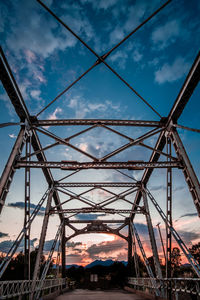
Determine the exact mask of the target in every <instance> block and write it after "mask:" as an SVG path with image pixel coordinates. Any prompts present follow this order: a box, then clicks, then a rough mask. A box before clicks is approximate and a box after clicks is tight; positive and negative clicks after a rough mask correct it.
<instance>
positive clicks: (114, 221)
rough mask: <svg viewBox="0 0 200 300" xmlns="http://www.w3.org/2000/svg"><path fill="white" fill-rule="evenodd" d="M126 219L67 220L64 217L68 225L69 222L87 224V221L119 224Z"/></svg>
mask: <svg viewBox="0 0 200 300" xmlns="http://www.w3.org/2000/svg"><path fill="white" fill-rule="evenodd" d="M125 222H126V220H124V219H121V220H89V219H88V220H69V219H67V218H66V219H65V224H66V225H68V224H69V223H70V224H88V223H102V224H103V223H105V224H108V223H110V224H119V223H120V224H121V223H125Z"/></svg>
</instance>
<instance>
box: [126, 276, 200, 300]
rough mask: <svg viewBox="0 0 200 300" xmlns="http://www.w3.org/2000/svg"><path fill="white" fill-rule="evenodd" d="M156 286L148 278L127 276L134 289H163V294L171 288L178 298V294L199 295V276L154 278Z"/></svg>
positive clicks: (151, 290) (150, 291) (148, 290)
mask: <svg viewBox="0 0 200 300" xmlns="http://www.w3.org/2000/svg"><path fill="white" fill-rule="evenodd" d="M155 280H156V286H153V285H152V281H151V280H150V278H134V277H128V280H127V283H128V284H129V285H130V286H131V287H133V288H134V289H136V290H142V291H144V292H149V293H151V294H154V290H155V288H157V289H160V290H161V289H163V290H164V293H165V295H167V291H168V290H171V292H172V293H174V294H175V295H176V299H178V295H179V294H190V295H196V296H200V278H168V279H155Z"/></svg>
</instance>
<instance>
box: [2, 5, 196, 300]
mask: <svg viewBox="0 0 200 300" xmlns="http://www.w3.org/2000/svg"><path fill="white" fill-rule="evenodd" d="M169 3H170V1H167V2H166V3H164V4H163V5H162V6H161V7H160V8H158V9H157V10H156V11H155V12H154V13H153V14H152V15H151V16H149V17H148V18H147V19H146V20H145V21H143V23H141V24H140V25H139V26H138V27H137V28H135V29H133V30H132V31H131V32H130V33H129V34H128V35H127V36H126V37H125V38H124V39H123V40H121V41H120V42H119V43H118V44H116V45H115V46H114V47H113V48H112V49H110V50H109V51H108V52H107V53H105V54H104V55H103V56H100V55H99V54H97V53H96V52H95V51H94V50H93V49H92V48H91V47H90V46H89V45H88V44H87V43H86V42H85V41H84V40H83V39H82V38H81V37H80V36H78V35H77V33H75V32H74V31H73V30H72V29H71V28H70V27H69V26H68V25H67V24H65V23H64V22H63V21H62V20H61V19H60V18H59V17H58V16H56V15H55V13H54V12H53V11H51V10H50V9H49V8H48V7H47V6H46V5H45V4H44V3H42V2H41V1H40V0H38V5H42V7H43V8H44V9H45V10H46V11H47V13H49V14H50V15H52V17H53V18H55V19H56V20H57V22H58V23H60V24H61V26H64V27H65V29H66V30H68V31H69V32H70V33H71V34H72V35H73V36H74V37H75V38H77V39H78V40H79V42H80V43H81V44H82V45H84V47H86V48H87V49H88V50H89V51H90V52H91V53H93V54H94V55H95V56H96V61H95V62H94V64H93V65H92V66H91V67H90V68H89V69H88V70H86V71H85V72H84V73H83V74H82V75H81V76H79V77H78V78H76V79H75V80H74V81H73V82H72V83H71V84H70V85H69V86H67V87H66V88H65V90H64V91H62V92H61V93H60V94H59V95H57V96H56V97H55V98H54V99H53V100H52V101H51V102H49V103H48V104H47V105H46V106H45V107H44V108H43V109H42V110H41V111H40V112H38V113H37V114H36V115H34V116H32V115H31V114H30V112H29V111H28V109H27V106H26V103H25V100H24V99H23V97H22V94H21V92H20V89H19V87H18V85H17V82H16V80H15V78H14V76H13V73H12V70H11V68H10V66H9V63H8V61H7V59H6V57H5V54H4V52H3V49H1V50H0V68H1V73H0V74H1V81H2V84H3V87H4V89H5V91H6V92H7V94H8V96H9V99H10V102H11V103H12V105H13V107H14V109H15V112H16V114H17V115H18V117H19V122H18V123H9V122H8V123H2V124H0V127H1V128H3V127H5V126H10V125H18V126H19V127H20V130H19V134H18V137H17V139H16V142H15V144H14V146H13V149H12V151H11V153H10V156H9V158H8V161H7V163H6V165H5V168H4V170H3V173H2V176H1V180H0V211H2V209H3V207H4V205H5V202H6V197H7V194H8V192H9V189H10V186H11V183H12V181H13V177H14V175H15V173H17V171H18V169H22V168H23V169H24V170H25V199H24V201H25V216H24V226H23V228H22V230H21V232H20V233H19V235H18V237H17V239H16V241H15V242H14V244H13V245H12V247H11V249H10V250H9V252H8V253H7V255H6V256H5V257H4V259H3V261H2V263H1V265H0V277H2V275H3V274H4V272H5V270H6V268H7V266H8V265H9V263H10V261H11V259H12V257H13V256H14V255H15V253H16V250H17V248H18V246H19V245H20V243H21V242H22V241H24V254H25V270H24V274H25V278H26V279H27V280H25V281H21V282H19V281H18V282H5V281H2V282H1V283H0V294H1V295H0V297H1V299H4V298H6V297H11V296H13V295H14V296H17V295H20V294H29V295H31V296H30V297H31V299H39V297H40V294H41V293H42V291H43V290H44V289H47V288H49V289H50V290H51V288H54V287H59V288H60V287H63V286H65V287H66V282H65V279H64V278H65V277H66V274H65V272H66V270H65V264H66V257H65V255H66V253H65V252H66V250H65V249H66V243H67V241H69V240H70V239H71V238H73V237H75V236H77V235H80V234H85V233H92V232H94V233H109V234H114V235H117V236H119V237H121V238H122V239H124V240H125V241H126V242H127V244H128V265H129V267H130V268H131V259H132V257H134V264H135V270H136V278H129V279H128V283H129V284H132V286H134V287H135V288H138V287H143V288H148V289H151V290H153V293H154V294H155V295H156V296H163V297H167V298H168V299H171V294H172V293H173V292H176V293H178V292H179V291H183V290H185V291H187V292H188V290H189V291H190V292H191V293H193V294H196V295H200V291H199V279H188V281H187V280H186V279H184V280H183V279H176V280H175V279H171V277H172V273H171V271H172V270H171V250H172V237H173V238H174V240H175V241H176V242H177V245H178V247H179V248H180V249H181V251H182V252H183V253H184V255H185V256H186V258H187V260H188V262H189V263H190V265H191V267H192V268H193V270H194V272H195V274H196V276H197V277H200V266H199V264H198V262H197V261H196V260H195V259H194V257H192V255H191V253H190V252H189V250H188V247H187V245H186V244H185V243H184V241H183V240H182V239H181V237H180V236H179V234H178V232H177V231H176V230H175V229H174V227H173V220H172V181H173V179H172V169H173V168H178V169H180V171H179V172H183V174H184V177H185V181H186V183H187V185H188V189H189V191H190V193H191V196H192V199H193V202H194V206H195V207H196V210H197V213H198V215H199V216H200V185H199V181H198V179H197V176H196V174H195V172H194V169H193V167H192V165H191V162H190V159H189V157H188V155H187V153H186V150H185V148H184V145H183V142H182V140H181V137H180V136H179V133H178V131H177V128H185V129H187V130H192V131H197V132H199V130H197V129H192V128H188V127H186V126H182V125H180V124H178V121H179V118H180V116H181V114H182V112H183V110H184V108H185V106H186V104H187V103H188V101H189V100H190V97H191V95H192V93H193V92H194V90H195V88H196V86H197V84H198V82H199V78H200V54H198V55H197V57H196V59H195V60H194V63H193V65H192V66H191V69H190V71H189V73H188V75H187V77H186V79H185V82H184V84H183V86H182V88H181V90H180V92H179V94H178V95H177V97H176V99H175V101H174V104H173V106H172V108H171V110H170V112H169V114H168V116H166V117H162V116H161V115H160V114H159V113H158V112H157V111H156V110H155V109H154V108H153V107H152V106H151V104H150V103H149V102H148V101H146V100H145V99H144V98H143V97H142V96H141V95H140V94H139V93H138V92H137V91H136V90H135V88H134V87H133V86H131V85H130V84H129V83H128V82H127V81H126V80H125V79H124V78H122V77H121V76H120V75H119V74H118V73H117V72H116V70H114V69H113V68H112V67H111V66H110V65H109V63H108V62H107V60H106V59H107V57H108V56H110V55H111V54H112V52H114V51H115V50H116V49H117V48H118V47H120V45H121V44H123V43H124V42H125V41H126V40H127V39H129V38H131V36H132V35H133V34H134V33H135V32H136V31H137V30H139V29H140V28H141V27H142V26H144V25H145V24H146V23H147V22H149V21H150V20H151V19H152V18H153V17H154V16H155V15H156V14H158V13H159V12H160V10H162V9H164V8H165V7H166V6H167V5H168V4H169ZM100 64H104V65H105V66H106V67H107V68H108V69H109V70H110V71H111V72H112V73H113V74H114V75H115V76H117V77H118V78H119V79H120V80H121V81H122V83H123V84H125V85H126V86H127V88H129V89H130V90H131V91H132V92H133V93H135V94H136V95H137V96H138V98H139V99H140V100H141V101H143V102H144V103H145V104H146V105H147V106H148V107H149V108H150V109H151V110H153V112H154V113H155V114H156V115H157V117H159V121H154V120H106V119H100V120H97V119H62V120H50V119H49V120H41V119H39V116H40V114H41V113H42V112H44V111H45V110H46V109H48V107H49V106H50V105H51V104H53V103H54V102H55V101H57V100H58V99H59V97H61V96H62V95H63V94H64V93H66V92H67V91H68V90H69V89H70V88H71V87H72V86H74V85H75V84H77V83H78V81H80V80H81V78H82V77H84V76H85V75H86V74H87V73H88V72H90V71H91V70H92V69H93V68H95V67H97V66H98V65H100ZM55 126H65V127H67V128H72V127H73V126H75V127H76V128H77V127H78V128H81V129H80V130H79V131H78V132H77V133H75V134H72V135H70V136H67V137H65V138H63V137H60V136H58V135H57V134H55V133H53V132H52V131H51V130H50V129H52V128H54V127H55ZM122 127H123V128H126V127H129V128H130V127H137V128H145V129H146V132H145V133H144V134H142V135H140V136H138V137H137V138H135V139H133V138H132V137H130V136H129V135H126V134H124V133H121V131H120V128H122ZM95 128H103V129H104V130H107V131H109V132H112V133H113V134H116V135H118V136H120V137H122V138H124V139H125V140H126V141H127V142H126V143H125V144H124V145H122V146H120V147H119V148H116V149H115V150H113V151H112V152H110V153H108V154H106V155H105V156H103V157H101V158H98V157H95V156H94V155H93V154H91V153H89V152H87V151H86V150H83V149H81V147H78V146H75V145H74V144H73V142H72V140H73V139H74V138H76V137H79V136H81V135H82V134H85V136H87V134H88V133H89V132H90V131H92V130H93V129H95ZM116 128H119V129H116ZM68 132H69V131H68ZM38 134H40V135H44V136H47V137H48V138H51V139H52V143H51V144H48V145H47V146H43V145H42V143H41V141H40V139H39V135H38ZM155 137H157V141H156V143H155V145H154V146H150V145H151V143H146V140H147V141H148V140H149V139H151V138H155ZM85 139H86V140H87V137H86V138H85ZM59 145H64V146H67V147H69V148H71V149H73V150H75V151H76V152H77V153H79V154H81V155H83V156H84V157H85V158H87V159H88V161H84V162H82V161H81V162H79V161H63V160H62V161H49V160H47V158H46V155H45V151H46V150H49V149H52V148H55V147H56V146H59ZM134 146H140V147H141V149H148V150H150V151H151V156H150V159H149V160H148V161H136V160H132V161H112V160H109V159H110V158H112V159H113V157H115V156H116V155H117V154H119V153H122V152H123V151H125V150H126V149H128V148H132V147H134ZM32 168H40V169H41V170H42V172H43V174H44V178H45V180H46V182H47V190H46V192H45V193H44V195H43V197H42V198H41V199H40V200H39V201H38V204H37V205H36V207H35V208H34V210H33V212H32V213H31V212H30V203H31V202H30V201H31V199H30V190H31V177H30V174H31V169H32ZM52 168H57V169H61V170H63V171H64V172H65V171H66V174H67V175H65V176H64V177H63V178H60V179H59V180H54V177H53V175H52V171H51V169H52ZM155 168H165V169H166V174H167V186H166V190H167V195H166V206H167V208H166V212H164V211H163V210H162V209H161V207H160V205H159V204H158V202H157V200H156V199H155V197H154V196H153V194H152V193H151V191H150V190H149V189H148V182H149V179H150V177H151V176H152V173H153V170H154V169H155ZM85 169H94V170H96V169H98V170H101V169H109V170H114V171H115V172H117V173H120V174H121V175H122V176H123V178H124V181H120V182H113V181H110V182H108V181H106V182H101V181H98V180H97V176H95V180H96V181H95V182H86V181H78V182H74V181H73V180H71V179H72V178H73V176H74V175H75V174H77V173H78V172H82V170H85ZM124 169H125V170H143V176H142V179H141V180H140V181H137V180H135V179H134V178H133V177H131V176H129V175H127V173H125V172H124ZM82 178H84V176H83V177H82ZM75 188H76V192H74V189H75ZM77 188H79V189H82V190H81V192H77ZM83 189H84V190H83ZM93 191H100V192H102V193H105V194H106V195H107V197H106V198H105V199H103V198H102V200H101V201H100V202H99V201H98V203H97V202H95V201H94V200H93V199H92V200H91V197H89V196H88V194H89V193H91V192H93ZM61 195H62V196H64V197H65V200H61ZM130 199H132V200H130ZM73 201H78V202H79V204H80V205H79V207H74V206H73ZM118 201H120V202H121V203H123V206H121V207H118V206H117V203H118ZM150 203H151V205H153V206H154V208H155V210H156V211H157V212H158V214H159V215H160V217H161V218H162V220H163V222H164V224H165V225H166V231H167V233H166V255H165V259H166V274H165V275H164V274H163V273H162V271H161V265H160V259H159V255H158V249H157V244H156V239H155V235H154V229H153V225H152V218H151V211H150V205H149V204H150ZM43 205H45V214H44V216H43V225H42V228H41V234H40V241H39V248H38V254H37V259H36V263H35V269H34V274H33V278H32V280H30V231H31V226H32V223H33V221H34V219H35V217H36V216H37V215H38V213H39V212H40V209H41V207H42V206H43ZM81 205H82V206H81ZM122 207H124V208H122ZM52 214H57V215H58V217H59V220H60V225H59V227H58V230H57V233H56V236H55V239H54V243H53V245H52V248H51V250H50V252H49V254H48V259H47V260H46V264H45V267H44V270H43V272H42V275H41V277H40V278H39V273H40V264H41V257H42V254H43V247H44V242H45V237H46V232H47V229H48V223H49V216H50V215H52ZM80 214H87V218H85V219H84V220H81V219H78V218H76V217H77V216H79V215H80ZM94 214H97V216H98V218H97V219H95V220H94V219H93V218H92V217H90V216H92V215H94ZM136 214H142V215H144V218H145V219H146V224H147V227H148V232H149V239H150V244H151V249H152V254H153V259H154V265H155V270H156V277H155V276H154V274H153V271H152V269H151V266H150V264H149V261H148V259H147V256H146V253H145V250H144V247H143V243H142V241H141V237H140V236H139V234H138V232H137V229H136V227H135V216H136ZM113 216H117V218H118V219H114V218H113ZM80 225H81V227H80ZM66 228H68V229H70V230H71V232H72V233H71V234H70V235H68V236H66ZM124 228H128V234H127V235H125V234H124V233H123V232H121V230H122V229H124ZM58 241H59V245H60V248H59V251H60V252H59V255H60V257H61V266H62V278H63V279H55V280H54V281H52V282H50V281H47V280H46V275H47V272H48V268H49V265H50V262H51V259H52V256H53V253H54V251H55V248H56V245H57V243H58ZM136 245H138V246H137V247H138V248H139V249H140V252H141V255H142V258H143V260H144V263H145V266H146V269H147V273H148V276H149V278H146V279H145V278H140V271H139V266H138V260H137V255H136V253H137V249H136ZM60 253H61V254H60ZM163 277H164V278H163ZM189 280H190V281H192V280H193V284H192V285H191V284H189V285H188V282H189ZM188 286H189V288H188ZM10 295H11V296H10Z"/></svg>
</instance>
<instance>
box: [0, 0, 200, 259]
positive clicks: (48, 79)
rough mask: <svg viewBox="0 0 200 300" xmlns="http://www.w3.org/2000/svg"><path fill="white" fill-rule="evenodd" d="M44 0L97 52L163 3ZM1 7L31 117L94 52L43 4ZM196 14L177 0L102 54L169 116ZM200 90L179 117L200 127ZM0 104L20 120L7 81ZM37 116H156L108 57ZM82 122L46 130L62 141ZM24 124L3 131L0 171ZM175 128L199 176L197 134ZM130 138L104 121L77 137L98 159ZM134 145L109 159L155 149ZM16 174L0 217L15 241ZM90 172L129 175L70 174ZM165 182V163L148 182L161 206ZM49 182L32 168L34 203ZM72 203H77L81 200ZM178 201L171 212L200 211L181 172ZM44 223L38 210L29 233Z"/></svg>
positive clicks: (192, 50) (192, 53)
mask: <svg viewBox="0 0 200 300" xmlns="http://www.w3.org/2000/svg"><path fill="white" fill-rule="evenodd" d="M44 3H45V4H46V5H47V6H48V7H50V8H51V9H52V10H53V11H54V12H55V13H56V14H57V15H58V16H59V17H60V18H61V19H62V20H63V21H64V22H66V24H67V25H69V26H70V27H71V28H72V29H73V30H74V31H75V32H76V33H77V34H78V35H80V36H81V37H82V39H83V40H84V41H86V42H87V43H88V45H90V47H91V48H92V49H94V50H95V51H96V52H97V53H98V55H100V56H101V55H103V54H104V53H106V52H107V51H108V50H110V49H111V48H112V47H113V46H115V44H116V43H117V42H119V41H120V40H121V39H122V38H123V37H124V36H126V35H127V34H128V33H129V32H130V31H132V30H133V29H134V28H135V27H136V26H138V25H139V24H140V23H141V22H142V21H143V20H145V19H146V18H147V17H148V16H149V15H151V14H152V13H153V12H154V11H155V10H156V9H157V8H158V7H159V6H161V5H162V4H163V3H164V2H163V1H160V0H152V1H147V0H146V1H145V0H141V1H139V0H136V1H128V0H125V1H120V0H107V1H106V0H99V1H92V0H79V1H59V2H58V1H52V0H48V1H45V0H44ZM0 5H1V9H0V34H1V41H2V48H3V50H4V53H5V55H6V57H7V59H8V62H9V64H10V66H11V69H12V71H13V74H14V76H15V78H16V80H17V83H18V85H19V88H20V90H21V92H22V95H23V97H24V100H25V102H26V105H27V107H28V109H29V111H30V114H31V115H35V114H37V113H38V112H39V111H40V110H41V109H42V108H43V107H44V106H45V105H47V104H48V103H49V102H50V101H51V100H53V99H54V98H55V96H57V94H59V93H60V92H62V91H63V90H64V89H65V88H66V87H67V86H68V85H69V84H70V83H71V82H73V81H74V80H75V79H76V78H78V77H79V76H80V75H81V74H82V73H83V72H84V71H85V70H87V69H88V68H89V67H90V66H91V65H92V64H93V63H94V62H95V61H96V57H95V56H94V55H93V54H92V53H90V51H89V50H88V49H86V48H85V47H84V46H83V45H81V43H80V42H79V41H78V40H76V39H75V38H74V37H73V36H72V35H71V34H70V33H69V32H67V30H66V29H65V28H64V27H62V26H61V25H60V24H58V22H57V21H56V20H55V19H54V18H53V17H52V16H51V15H50V14H49V13H48V12H46V11H45V10H44V8H43V7H41V5H40V4H39V3H38V2H37V1H34V0H28V1H26V0H19V1H4V0H3V1H1V4H0ZM199 13H200V2H199V1H196V0H191V1H186V0H179V1H178V0H177V1H176V0H174V1H172V2H171V3H169V4H168V5H167V6H166V7H165V8H164V9H163V10H162V11H161V12H160V13H159V14H158V15H156V16H155V17H154V18H153V19H152V20H150V21H149V22H148V23H147V24H145V25H144V26H143V27H142V28H140V29H139V30H138V31H137V32H136V33H135V34H134V35H133V36H132V37H131V38H129V39H128V40H127V41H126V42H125V43H124V44H122V45H121V46H120V47H119V48H118V49H116V50H115V51H114V52H113V53H112V54H111V55H110V56H109V57H108V59H107V60H106V61H107V63H108V64H109V65H110V66H111V67H112V68H113V69H114V70H116V71H117V72H118V73H119V74H120V75H121V76H122V77H124V78H125V79H126V81H127V82H128V83H129V84H130V85H132V86H133V87H134V88H135V89H136V91H137V92H139V93H140V94H141V96H143V97H144V99H146V100H147V101H149V103H150V104H151V105H152V106H153V107H154V108H155V109H156V110H157V111H158V112H159V114H160V115H162V116H167V115H168V113H169V111H170V108H171V106H172V104H173V102H174V101H175V99H176V96H177V94H178V92H179V90H180V88H181V86H182V84H183V82H184V79H185V77H186V75H187V73H188V71H189V69H190V67H191V65H192V63H193V61H194V59H195V57H196V55H197V53H198V51H199V41H200V39H199V37H200V26H199ZM199 91H200V89H199V87H197V88H196V90H195V92H194V94H193V95H192V97H191V99H190V101H189V103H188V104H187V106H186V108H185V110H184V112H183V114H182V116H181V118H180V120H179V123H180V124H183V125H185V126H190V127H194V128H200V126H199V118H200V105H199ZM0 111H1V122H9V121H16V122H18V117H17V116H16V114H15V112H14V110H13V108H12V106H11V104H10V102H9V100H8V97H7V95H6V93H5V91H4V89H3V87H2V86H1V87H0ZM38 118H41V119H48V118H50V119H56V118H58V119H59V118H103V119H144V120H145V119H146V120H159V117H158V116H157V115H156V114H155V113H154V112H153V111H152V110H151V109H150V108H149V107H147V106H146V105H145V104H144V103H143V102H142V101H141V100H140V99H139V98H138V97H137V96H136V95H135V94H134V93H133V92H132V91H131V90H130V89H129V88H128V87H127V86H125V85H124V84H123V83H122V82H121V81H120V80H119V79H118V78H117V77H116V76H115V75H114V74H112V72H111V71H110V70H108V68H107V67H106V66H105V65H103V64H100V65H98V66H96V67H95V68H94V69H93V70H92V71H91V72H89V73H88V74H87V75H86V76H85V77H84V78H82V79H81V80H80V81H79V82H78V83H77V84H76V85H75V86H74V87H72V89H70V90H69V91H68V92H67V93H65V94H64V95H63V96H62V97H60V98H59V99H58V100H57V101H56V102H55V103H53V104H52V105H51V106H50V107H49V108H48V109H46V110H45V111H44V112H43V113H42V114H40V115H39V117H38ZM84 128H86V127H84ZM79 129H80V128H71V127H70V128H65V129H63V128H62V129H61V128H53V127H51V128H49V130H50V131H52V132H54V133H55V134H57V135H59V136H61V137H63V138H65V137H66V136H70V135H72V134H73V133H75V132H77V131H78V130H79ZM18 131H19V127H17V126H15V127H14V126H13V127H7V128H4V129H1V130H0V143H1V149H2V153H1V161H0V169H1V171H2V170H3V167H4V165H5V162H6V160H7V158H8V155H9V151H10V150H11V148H12V145H13V143H14V141H15V138H16V136H17V133H18ZM120 132H122V133H124V134H127V135H129V136H131V137H132V138H135V137H137V136H138V135H142V134H143V133H144V132H145V130H143V129H142V130H141V129H135V128H128V129H127V128H120ZM179 133H180V135H181V137H182V139H183V142H184V145H185V147H186V150H187V151H188V154H189V157H190V159H191V161H192V163H193V165H194V169H195V171H196V173H197V176H198V178H199V174H200V166H199V147H200V142H199V135H198V134H197V133H192V132H186V131H183V130H180V131H179ZM39 136H40V137H41V142H42V145H43V146H45V145H47V144H49V143H51V142H52V140H51V139H50V138H48V137H44V136H43V135H41V134H39ZM155 141H156V137H154V138H152V139H151V140H150V141H148V140H147V144H149V145H151V146H153V145H154V144H155ZM125 142H127V141H126V140H125V139H123V138H121V137H120V138H119V137H118V136H116V135H115V134H113V133H110V132H108V131H106V130H105V129H102V128H101V129H99V128H96V129H94V130H92V131H90V132H89V134H88V135H86V134H84V135H83V136H81V137H79V138H75V139H74V140H73V144H74V145H75V146H77V147H79V148H81V149H82V150H84V151H88V152H89V153H91V154H92V155H96V156H98V157H101V156H103V155H105V154H107V153H108V152H110V151H112V150H113V149H115V148H116V147H120V146H121V145H122V144H124V143H125ZM134 149H135V150H134ZM134 149H133V148H130V149H128V150H126V151H125V152H124V153H122V154H119V155H117V156H116V158H115V157H114V158H113V160H122V161H123V160H125V161H127V160H129V159H131V158H132V159H133V156H134V159H144V160H148V158H149V156H150V152H149V151H147V150H144V151H143V152H141V148H139V147H136V148H134ZM46 156H47V158H48V159H52V160H58V161H60V160H62V159H66V160H78V161H87V160H88V158H87V157H85V156H83V155H80V154H77V153H76V152H75V151H74V150H71V149H70V148H69V147H65V146H61V145H60V146H58V147H57V148H52V149H51V150H48V151H46ZM129 173H130V172H129ZM16 174H17V176H16V178H15V179H14V182H13V186H12V188H11V192H10V194H9V196H8V198H7V204H9V203H11V204H13V205H12V206H11V205H10V206H9V205H8V206H7V207H5V209H4V212H3V214H2V217H1V218H2V220H1V223H2V224H1V225H2V232H3V233H7V234H8V236H9V238H10V239H11V240H13V239H14V236H16V234H17V230H18V229H20V228H21V226H22V223H23V211H22V210H21V209H20V208H14V207H13V206H14V204H15V203H16V202H22V201H23V193H24V190H23V170H19V171H17V173H16ZM53 174H54V177H55V179H58V178H59V177H60V176H64V175H63V171H53ZM82 174H83V175H82ZM94 174H95V176H96V179H97V180H110V179H115V180H122V179H123V178H122V177H120V176H119V174H117V173H116V172H105V171H102V172H98V173H94V172H92V171H85V172H82V173H81V174H77V175H76V176H77V177H74V181H76V180H84V179H83V178H85V177H87V178H89V179H93V178H94ZM131 175H132V174H131ZM133 175H134V176H135V177H137V178H140V177H141V172H140V173H139V172H134V174H133ZM161 175H162V176H161ZM165 180H166V179H165V171H164V170H162V171H155V172H154V174H153V176H152V178H151V180H150V182H149V187H150V188H152V193H154V195H155V196H156V197H157V199H158V200H159V201H160V203H161V205H162V206H163V208H165V200H164V199H165V189H164V186H165ZM38 181H40V182H41V186H40V187H38ZM45 189H46V184H45V181H44V179H43V175H42V174H41V172H40V170H34V171H33V172H32V203H34V204H36V203H37V201H39V199H40V197H41V196H42V193H43V192H44V191H45ZM97 194H98V193H97ZM90 197H93V198H94V197H97V198H98V197H101V195H100V196H99V194H98V195H92V196H91V195H90ZM75 205H77V206H78V204H75ZM174 206H175V207H176V210H174V218H175V219H179V218H180V216H182V215H185V214H187V213H193V214H194V213H195V208H194V206H193V203H192V199H191V197H190V195H189V193H188V191H187V186H186V185H185V182H184V178H183V176H182V174H181V171H180V170H175V171H174ZM119 207H120V204H119ZM8 217H9V218H11V219H12V218H16V220H15V223H16V228H15V229H13V228H12V229H11V226H10V227H9V228H8V229H7V228H6V227H7V226H5V220H6V219H7V218H8ZM196 219H197V217H196V216H195V215H194V216H192V217H184V218H181V219H180V220H179V221H177V222H176V224H175V225H176V226H177V229H179V230H182V231H184V232H190V233H191V234H192V233H196V234H197V233H199V229H200V227H199V226H196V225H195V227H194V221H195V220H196ZM41 220H42V218H41V217H38V220H37V222H38V223H37V224H36V225H35V229H33V233H32V234H33V237H34V234H35V235H37V236H38V227H39V226H40V224H41ZM157 220H159V217H158V216H157V215H156V213H155V222H154V223H155V224H156V221H157ZM51 222H52V228H55V225H56V224H57V223H58V220H57V217H52V220H51ZM138 222H141V223H143V222H144V220H142V219H141V220H140V219H138ZM155 224H154V225H155ZM53 225H54V226H53ZM163 228H164V227H163ZM6 230H7V231H6ZM53 232H54V229H52V232H51V233H49V235H48V237H49V239H52V238H53ZM8 236H7V237H5V236H4V237H2V241H4V240H6V239H7V238H8ZM104 238H105V237H102V239H100V238H99V239H98V238H97V237H95V239H96V241H99V243H103V242H104ZM85 239H86V238H85ZM188 240H189V239H188ZM193 240H194V241H196V240H197V236H195V237H194V236H193ZM79 241H80V238H79ZM88 241H89V238H88V240H87V239H86V240H85V242H86V243H88ZM110 242H112V240H111V241H110ZM0 246H1V244H0ZM90 246H91V245H90ZM101 246H102V245H101ZM120 247H121V244H120ZM72 254H73V253H72Z"/></svg>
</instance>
